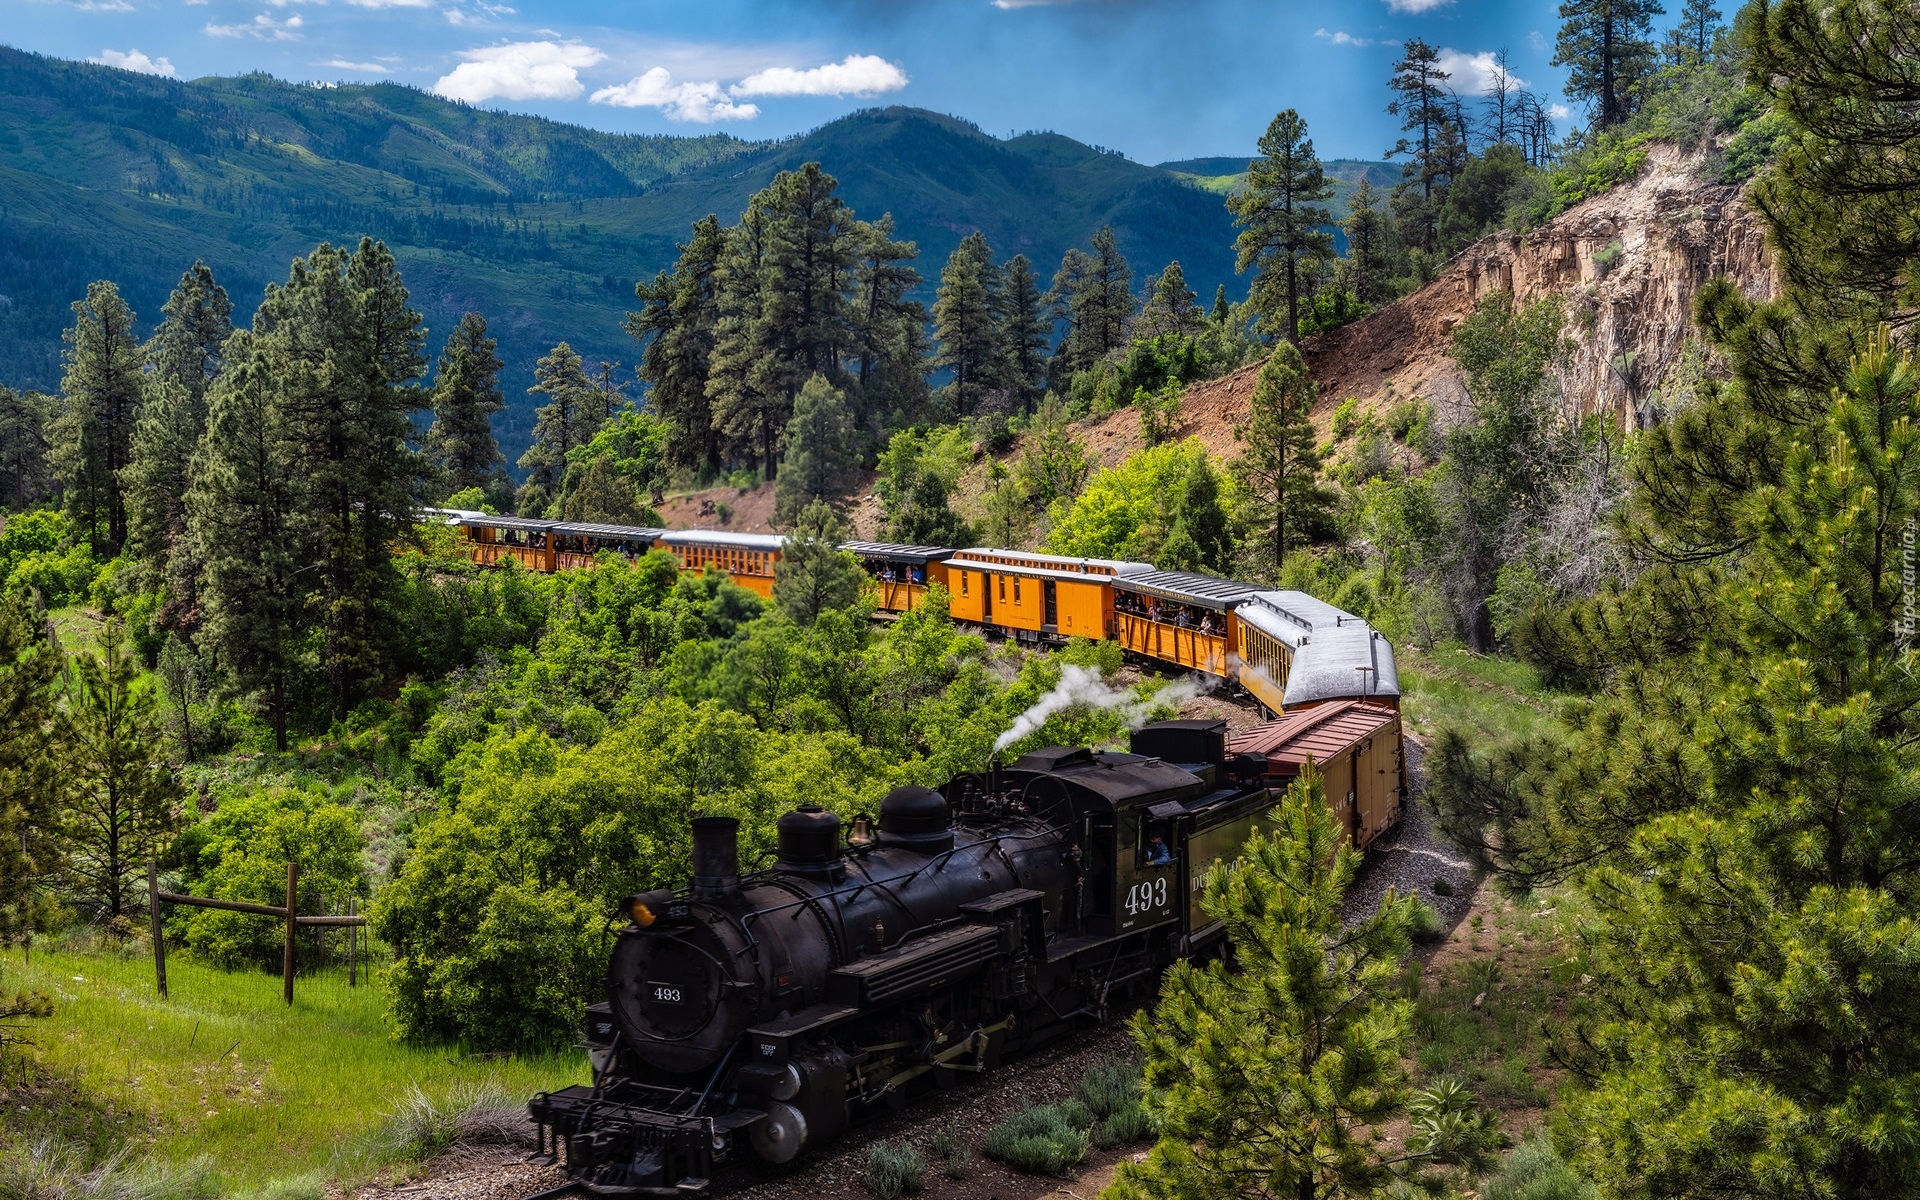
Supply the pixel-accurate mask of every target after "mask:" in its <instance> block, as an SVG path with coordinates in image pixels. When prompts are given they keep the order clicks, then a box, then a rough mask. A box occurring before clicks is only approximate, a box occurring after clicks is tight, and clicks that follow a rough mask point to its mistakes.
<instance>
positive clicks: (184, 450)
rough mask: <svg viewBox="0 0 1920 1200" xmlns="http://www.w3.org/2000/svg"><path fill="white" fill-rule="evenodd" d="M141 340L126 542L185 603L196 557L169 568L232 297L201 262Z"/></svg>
mask: <svg viewBox="0 0 1920 1200" xmlns="http://www.w3.org/2000/svg"><path fill="white" fill-rule="evenodd" d="M160 311H161V313H162V314H163V319H162V320H161V322H160V326H159V328H157V329H155V330H154V331H153V337H152V338H151V339H149V340H148V342H147V345H146V358H147V367H148V370H147V373H146V375H145V378H144V395H143V398H142V401H141V414H140V419H139V421H138V423H137V424H136V425H135V426H134V433H133V445H132V449H131V454H132V461H131V463H130V464H129V466H128V468H127V470H126V472H125V473H124V475H125V485H126V492H127V520H128V543H129V544H128V548H129V550H130V551H132V553H133V554H134V556H135V557H136V558H138V559H140V560H141V561H143V562H145V563H148V564H149V565H151V566H154V567H156V568H158V569H159V571H160V572H161V574H162V576H163V578H164V579H165V581H166V583H167V586H168V588H169V590H170V591H172V592H175V593H176V595H175V596H174V597H173V598H172V599H173V602H174V603H176V604H185V605H187V606H189V607H190V606H191V603H192V601H191V593H192V579H193V576H194V575H195V573H196V572H197V569H198V568H197V566H196V564H194V563H192V562H186V563H182V564H180V565H179V567H178V569H175V568H174V566H173V564H172V559H173V557H174V555H175V554H176V553H178V552H179V551H180V550H181V549H182V548H183V545H184V543H185V539H186V526H187V518H186V496H187V488H188V486H189V485H190V483H191V479H190V478H189V475H188V471H189V468H190V467H191V465H192V462H193V451H194V447H195V446H197V445H198V444H199V442H200V437H201V435H202V434H203V433H205V432H206V427H207V389H208V388H209V387H210V386H212V383H213V380H214V379H215V377H217V376H218V375H219V374H220V368H221V365H222V362H223V359H222V347H223V346H224V345H225V344H226V341H227V338H228V337H229V336H231V335H232V333H233V302H232V301H231V300H229V299H228V298H227V292H226V289H225V288H223V287H221V286H220V285H219V284H218V283H216V282H215V281H214V278H213V272H212V270H211V269H209V268H208V267H207V265H206V264H205V263H203V262H195V263H194V264H193V266H192V268H191V269H189V270H188V271H187V272H186V273H185V274H184V275H182V276H181V277H180V282H179V283H178V284H176V285H175V286H174V289H173V294H172V295H171V296H169V297H168V298H167V302H166V304H165V305H164V306H162V308H161V310H160Z"/></svg>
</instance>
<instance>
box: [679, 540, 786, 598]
mask: <svg viewBox="0 0 1920 1200" xmlns="http://www.w3.org/2000/svg"><path fill="white" fill-rule="evenodd" d="M658 544H659V545H660V546H662V547H664V548H665V549H667V550H670V551H672V552H673V556H674V558H676V559H678V560H679V562H680V569H681V571H683V572H687V573H690V574H695V575H697V574H700V573H701V572H703V571H705V570H706V569H707V568H708V567H714V568H717V569H718V570H721V571H724V572H726V573H727V574H728V575H730V576H731V577H732V578H733V581H734V582H735V583H737V584H739V585H740V586H741V587H743V588H747V589H748V590H750V591H753V592H757V593H759V594H760V595H762V596H772V595H773V567H774V564H775V563H777V562H779V561H780V553H781V551H782V549H783V548H784V547H785V546H786V544H787V539H786V538H783V537H781V536H779V535H778V534H772V533H728V532H727V531H725V530H721V529H672V530H668V531H667V532H666V533H663V534H661V535H660V540H659V543H658Z"/></svg>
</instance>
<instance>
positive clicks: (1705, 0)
mask: <svg viewBox="0 0 1920 1200" xmlns="http://www.w3.org/2000/svg"><path fill="white" fill-rule="evenodd" d="M1720 16H1721V13H1720V10H1719V9H1717V8H1715V7H1714V6H1713V0H1686V5H1685V7H1683V8H1682V9H1681V10H1680V24H1679V25H1677V26H1675V27H1674V33H1675V34H1676V35H1677V37H1676V39H1675V40H1676V41H1677V42H1678V43H1679V45H1680V47H1681V57H1680V61H1681V62H1682V63H1683V64H1684V65H1686V66H1690V67H1691V66H1698V65H1699V64H1701V63H1703V62H1706V61H1707V60H1708V59H1710V58H1712V57H1713V43H1714V39H1715V38H1717V37H1718V36H1719V35H1720V30H1721V28H1722V26H1721V24H1720Z"/></svg>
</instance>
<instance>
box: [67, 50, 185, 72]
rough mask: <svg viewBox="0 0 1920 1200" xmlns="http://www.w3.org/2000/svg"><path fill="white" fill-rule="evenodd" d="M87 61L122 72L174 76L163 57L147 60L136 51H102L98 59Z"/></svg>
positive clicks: (171, 67)
mask: <svg viewBox="0 0 1920 1200" xmlns="http://www.w3.org/2000/svg"><path fill="white" fill-rule="evenodd" d="M87 61H88V62H96V63H100V64H102V65H103V66H109V67H119V68H120V69H121V70H122V71H138V72H140V73H141V74H142V75H167V76H171V75H173V74H174V70H173V64H172V63H170V62H168V61H167V60H166V58H165V56H162V57H160V58H148V57H147V56H146V55H145V54H142V53H141V52H140V51H138V50H129V51H127V52H126V53H124V54H122V53H121V52H120V51H118V50H102V51H101V52H100V57H99V58H90V59H88V60H87Z"/></svg>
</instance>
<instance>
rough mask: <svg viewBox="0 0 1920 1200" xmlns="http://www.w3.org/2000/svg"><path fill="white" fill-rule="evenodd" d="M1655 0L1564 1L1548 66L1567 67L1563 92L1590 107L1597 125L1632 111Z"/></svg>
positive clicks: (1646, 67)
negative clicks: (1558, 28)
mask: <svg viewBox="0 0 1920 1200" xmlns="http://www.w3.org/2000/svg"><path fill="white" fill-rule="evenodd" d="M1665 11H1667V10H1666V9H1665V8H1663V7H1661V6H1660V3H1659V0H1565V2H1564V3H1562V4H1561V5H1560V19H1561V20H1562V21H1563V22H1564V24H1562V25H1561V26H1560V35H1559V37H1558V39H1557V40H1556V41H1555V42H1554V56H1553V65H1554V66H1556V67H1566V68H1567V83H1566V89H1565V90H1566V93H1567V95H1568V96H1570V97H1573V98H1574V99H1578V100H1585V101H1587V102H1589V103H1590V104H1591V105H1592V106H1593V122H1594V125H1595V127H1596V128H1599V129H1608V128H1611V127H1612V126H1615V125H1618V124H1619V123H1620V122H1622V121H1624V120H1626V119H1627V117H1628V116H1629V115H1631V114H1632V112H1633V109H1634V104H1635V93H1636V89H1637V87H1638V85H1639V83H1640V81H1641V80H1642V79H1643V78H1645V77H1646V75H1647V74H1648V73H1649V72H1650V71H1651V70H1652V69H1653V61H1654V47H1653V42H1652V41H1651V40H1650V39H1649V38H1648V36H1647V35H1648V32H1649V31H1650V30H1651V29H1652V27H1653V19H1654V18H1655V17H1657V16H1659V15H1660V14H1661V13H1663V12H1665Z"/></svg>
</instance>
